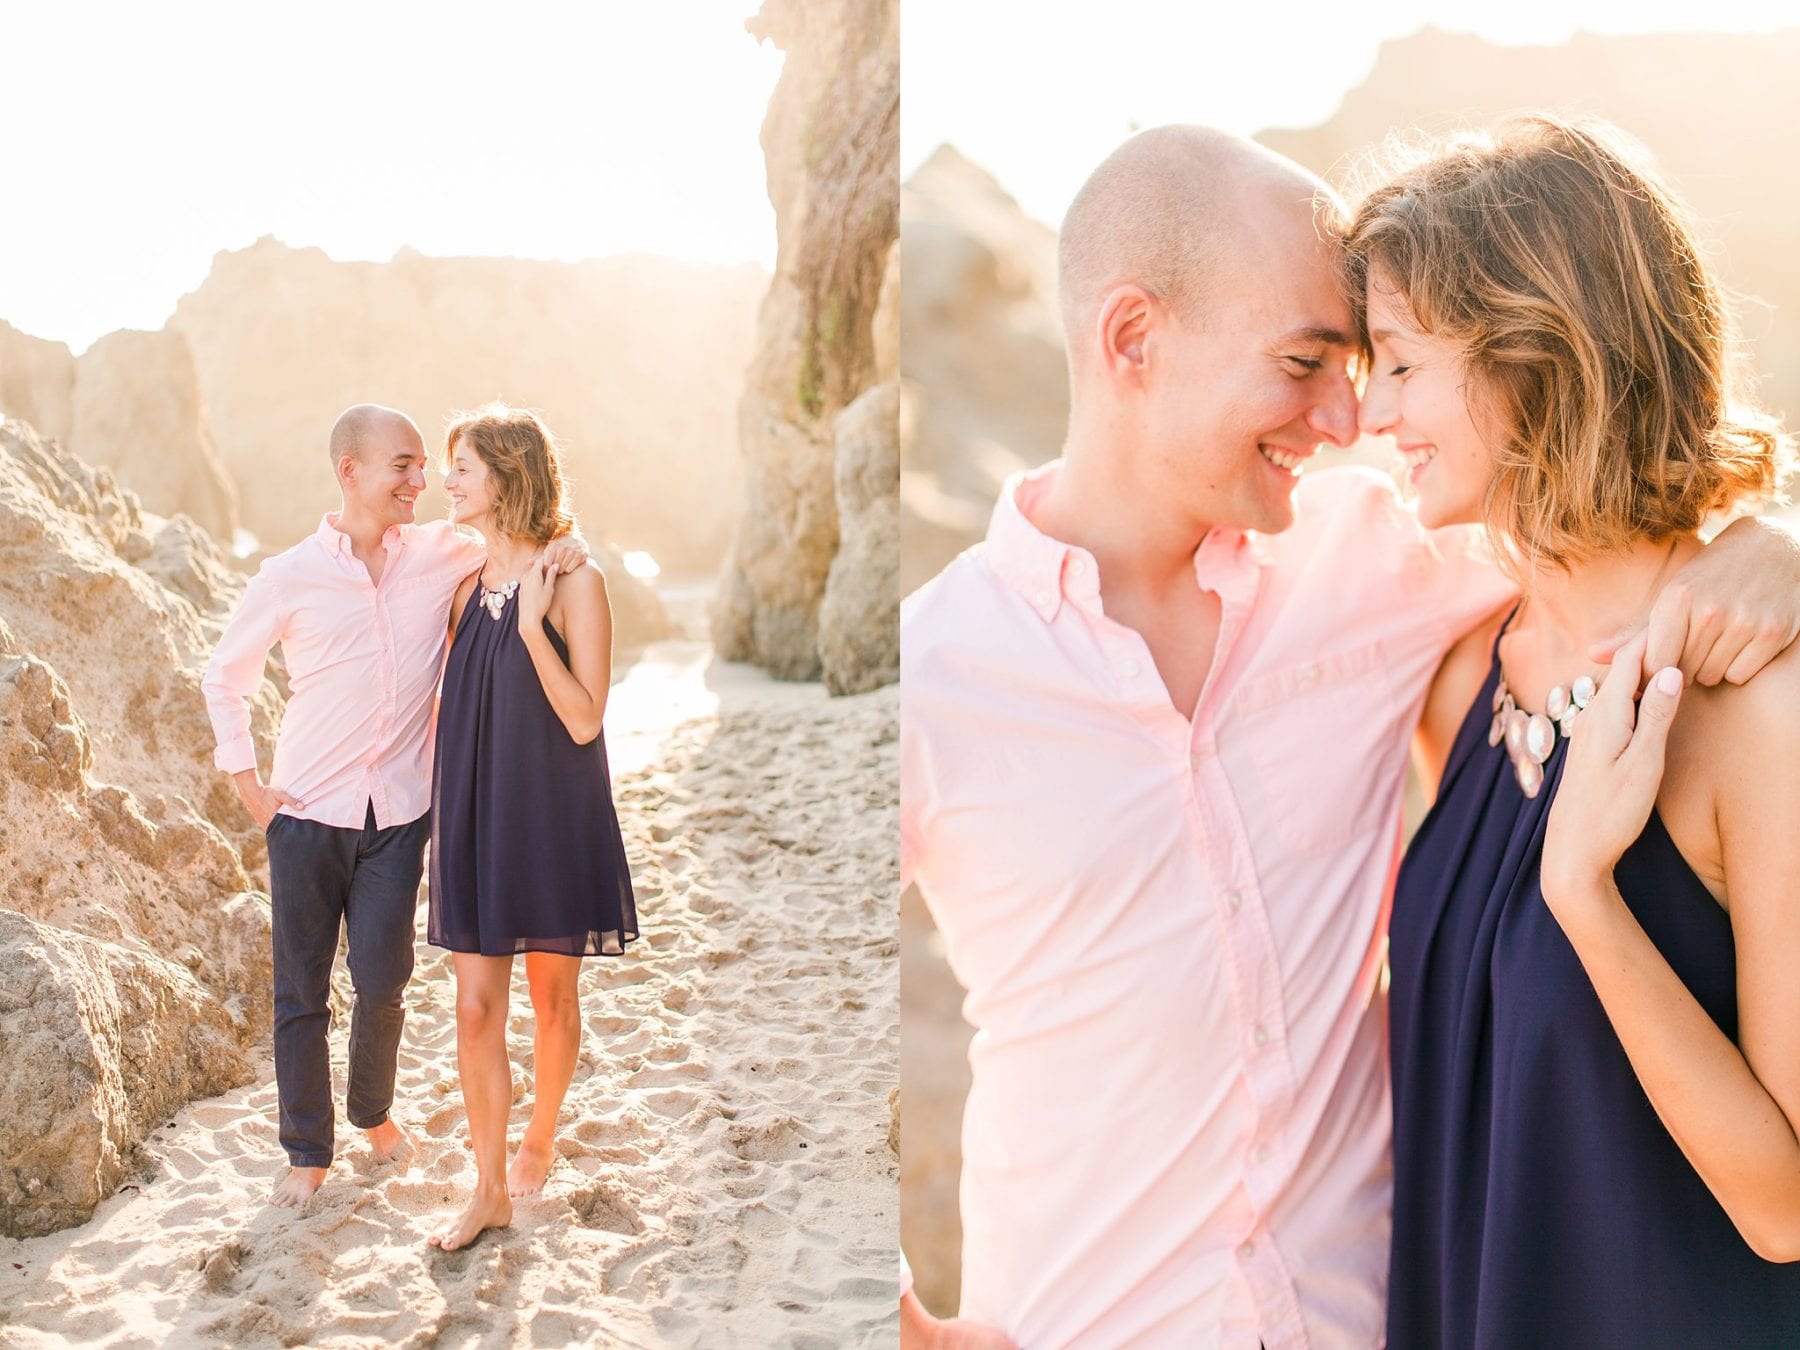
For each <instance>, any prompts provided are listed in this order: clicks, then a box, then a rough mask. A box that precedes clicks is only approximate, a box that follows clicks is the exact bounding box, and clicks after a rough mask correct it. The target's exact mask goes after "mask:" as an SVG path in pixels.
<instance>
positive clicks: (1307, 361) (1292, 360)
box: [1281, 356, 1325, 375]
mask: <svg viewBox="0 0 1800 1350" xmlns="http://www.w3.org/2000/svg"><path fill="white" fill-rule="evenodd" d="M1281 359H1282V360H1283V361H1286V362H1287V363H1288V366H1289V368H1290V369H1291V368H1292V367H1294V366H1298V367H1300V369H1301V370H1302V371H1304V372H1305V373H1306V374H1308V375H1310V374H1312V372H1313V371H1315V370H1318V369H1319V368H1320V367H1321V366H1323V365H1324V364H1325V362H1324V360H1323V359H1322V358H1320V357H1317V356H1284V357H1282V358H1281Z"/></svg>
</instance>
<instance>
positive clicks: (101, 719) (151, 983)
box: [0, 420, 281, 1236]
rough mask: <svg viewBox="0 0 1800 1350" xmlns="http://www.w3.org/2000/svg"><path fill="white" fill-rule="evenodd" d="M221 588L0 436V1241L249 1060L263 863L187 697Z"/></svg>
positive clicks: (264, 1007) (226, 598)
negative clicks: (2, 1107) (0, 1104)
mask: <svg viewBox="0 0 1800 1350" xmlns="http://www.w3.org/2000/svg"><path fill="white" fill-rule="evenodd" d="M140 564H142V565H140ZM151 569H154V571H153V570H151ZM162 577H167V578H168V579H169V581H168V582H167V583H166V582H165V581H164V580H162V579H159V578H162ZM240 594H241V582H240V581H239V580H238V579H237V577H236V576H235V574H233V573H232V572H231V571H230V570H229V568H227V567H226V566H225V564H224V561H223V559H222V557H221V556H220V555H219V553H218V550H217V548H216V546H215V545H214V544H213V542H212V540H211V539H210V538H209V537H208V536H207V535H206V534H205V533H204V532H203V531H201V530H199V529H197V528H196V527H194V526H193V525H192V524H191V523H189V522H187V521H186V520H184V519H183V518H181V517H177V518H176V519H175V520H174V521H172V522H168V523H161V524H159V522H157V521H156V519H155V518H153V517H149V516H146V515H145V514H144V513H143V511H142V510H141V509H140V507H139V505H138V501H137V498H136V497H135V496H134V495H133V494H131V493H129V492H126V491H124V490H122V489H121V488H120V487H119V485H118V482H117V480H116V479H115V478H114V477H113V475H112V474H111V472H110V471H109V470H106V469H95V468H92V467H90V466H88V465H86V464H83V463H81V462H80V461H79V460H76V459H74V458H73V457H72V456H70V455H68V454H65V453H64V452H62V451H61V450H60V449H59V448H58V447H57V446H56V445H55V444H54V443H52V442H49V441H46V440H45V439H44V438H42V437H40V436H39V435H38V434H37V433H36V432H35V431H34V430H33V429H32V428H31V427H29V426H27V425H26V424H24V423H21V422H17V421H12V420H8V421H6V422H5V423H4V425H0V1102H4V1103H5V1104H6V1109H5V1110H4V1111H0V1232H4V1233H7V1234H10V1235H13V1236H26V1235H31V1234H37V1233H43V1232H47V1231H50V1230H51V1229H54V1228H57V1227H61V1226H64V1225H67V1224H70V1223H76V1222H79V1221H81V1220H82V1219H85V1218H86V1217H87V1215H88V1214H90V1213H91V1212H92V1210H93V1207H94V1206H95V1205H96V1204H98V1203H99V1201H100V1200H101V1199H103V1198H105V1196H106V1195H107V1194H108V1193H109V1192H110V1191H111V1189H112V1188H113V1187H114V1186H116V1185H117V1184H118V1182H119V1180H120V1179H121V1177H122V1176H124V1175H125V1173H126V1171H127V1169H128V1168H129V1165H130V1160H131V1155H132V1150H133V1149H134V1148H135V1146H136V1145H137V1144H138V1143H139V1142H140V1141H141V1140H142V1139H143V1138H144V1137H145V1135H146V1134H147V1133H148V1131H149V1130H151V1129H152V1128H154V1127H155V1126H156V1125H157V1124H159V1123H161V1122H162V1121H163V1120H166V1119H167V1118H168V1116H169V1115H170V1114H172V1113H173V1112H174V1110H175V1109H176V1108H178V1107H179V1106H180V1105H182V1104H183V1103H185V1102H187V1101H190V1100H192V1099H193V1098H195V1097H199V1096H207V1095H212V1094H215V1093H218V1092H221V1091H224V1090H226V1089H227V1088H229V1087H231V1086H234V1085H236V1084H239V1083H242V1082H244V1081H247V1080H248V1079H249V1078H250V1077H251V1076H252V1075H253V1073H254V1071H255V1068H256V1066H257V1064H258V1062H259V1060H260V1059H261V1057H262V1055H263V1054H264V1053H265V1052H266V1047H267V1038H268V1031H269V1021H270V1006H269V1005H270V971H269V919H268V901H267V899H266V897H264V896H263V895H262V894H260V893H258V892H257V891H256V890H254V889H253V888H254V887H256V886H258V885H259V884H260V883H262V882H263V881H265V880H266V872H265V870H264V869H265V866H266V854H265V852H264V849H263V845H262V834H261V832H260V831H259V830H257V829H256V827H255V825H254V822H252V821H251V820H250V818H249V817H248V816H247V815H246V814H245V813H244V811H243V809H242V808H241V807H240V806H239V805H238V803H237V800H236V796H235V794H234V793H233V792H232V790H231V788H230V785H229V783H228V781H227V780H226V779H225V777H224V775H222V774H219V773H218V772H216V771H215V770H214V769H213V767H212V747H213V736H212V729H211V726H210V724H209V722H208V720H207V717H206V712H205V707H204V704H203V702H202V700H201V697H200V690H199V681H200V674H201V671H202V669H203V668H204V664H205V661H206V657H207V655H208V653H209V652H210V650H211V647H212V644H213V642H214V641H215V640H216V638H217V636H218V632H219V629H220V627H221V625H222V623H223V621H224V619H225V617H226V616H227V614H228V613H229V611H230V608H231V606H232V605H233V604H235V603H236V600H237V598H238V596H239V595H240ZM280 706H281V699H280V695H279V693H278V692H277V691H276V688H275V686H274V685H273V684H272V683H267V682H266V683H265V684H264V686H263V688H262V689H261V691H260V692H259V693H258V695H257V698H256V700H255V702H254V705H253V709H252V733H253V735H254V737H255V739H256V741H257V743H258V748H259V751H260V752H261V753H262V755H263V757H264V760H265V762H266V759H267V755H268V752H269V750H270V748H271V742H272V732H273V729H274V724H275V720H276V718H277V717H278V716H279V712H280Z"/></svg>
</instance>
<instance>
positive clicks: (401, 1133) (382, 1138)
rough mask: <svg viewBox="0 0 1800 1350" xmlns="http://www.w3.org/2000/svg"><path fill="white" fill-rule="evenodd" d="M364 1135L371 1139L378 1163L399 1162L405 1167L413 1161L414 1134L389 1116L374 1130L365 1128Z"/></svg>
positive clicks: (371, 1146) (371, 1145)
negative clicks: (409, 1132)
mask: <svg viewBox="0 0 1800 1350" xmlns="http://www.w3.org/2000/svg"><path fill="white" fill-rule="evenodd" d="M363 1137H364V1138H365V1139H367V1140H368V1141H369V1147H370V1148H371V1149H372V1150H374V1153H375V1161H376V1162H378V1163H399V1164H400V1165H401V1166H402V1167H404V1166H405V1165H406V1164H407V1163H409V1162H411V1161H412V1157H413V1153H414V1151H415V1150H414V1148H413V1141H412V1136H411V1135H410V1134H408V1133H407V1132H406V1131H405V1130H403V1129H401V1128H400V1127H399V1125H397V1124H395V1122H394V1118H393V1117H392V1116H389V1117H388V1118H387V1119H386V1120H384V1121H382V1122H381V1124H379V1125H377V1126H376V1127H375V1128H374V1129H372V1130H364V1131H363Z"/></svg>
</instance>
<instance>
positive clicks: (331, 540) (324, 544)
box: [313, 511, 406, 558]
mask: <svg viewBox="0 0 1800 1350" xmlns="http://www.w3.org/2000/svg"><path fill="white" fill-rule="evenodd" d="M313 538H315V539H317V540H318V541H319V546H320V547H321V548H323V549H324V550H325V551H326V552H327V553H329V554H330V555H331V556H332V557H334V558H341V557H342V556H343V555H344V554H346V553H348V552H350V536H349V535H347V534H345V533H344V532H343V531H342V530H340V529H339V528H338V527H337V512H336V511H327V512H326V513H325V514H324V515H322V516H320V517H319V528H318V529H316V530H314V531H313ZM405 540H406V533H405V531H404V530H402V529H401V528H400V526H398V525H390V526H388V527H387V530H386V532H385V533H383V534H382V536H381V546H382V547H383V548H384V549H386V550H387V551H388V552H389V553H392V552H394V550H396V549H398V548H399V547H400V546H401V545H402V544H403V543H404V542H405Z"/></svg>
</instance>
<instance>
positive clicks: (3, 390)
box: [0, 323, 75, 444]
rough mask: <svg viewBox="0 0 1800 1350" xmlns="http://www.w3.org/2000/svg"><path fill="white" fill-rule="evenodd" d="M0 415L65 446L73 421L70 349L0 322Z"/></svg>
mask: <svg viewBox="0 0 1800 1350" xmlns="http://www.w3.org/2000/svg"><path fill="white" fill-rule="evenodd" d="M0 414H4V415H5V416H7V417H17V418H18V419H20V420H21V421H23V422H29V423H30V424H31V425H32V426H34V427H36V428H37V429H38V431H39V432H40V433H42V434H43V435H45V436H50V437H54V438H55V439H57V440H60V441H62V442H64V443H65V444H66V443H67V442H68V439H69V426H70V424H71V423H72V422H73V421H74V419H75V358H74V357H73V356H71V355H70V354H69V349H68V348H67V347H65V346H64V345H63V344H62V343H60V342H46V341H45V340H44V339H43V338H36V337H32V336H31V335H30V334H29V333H21V332H20V331H19V330H18V329H16V328H14V327H13V326H12V325H11V324H9V323H0Z"/></svg>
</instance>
